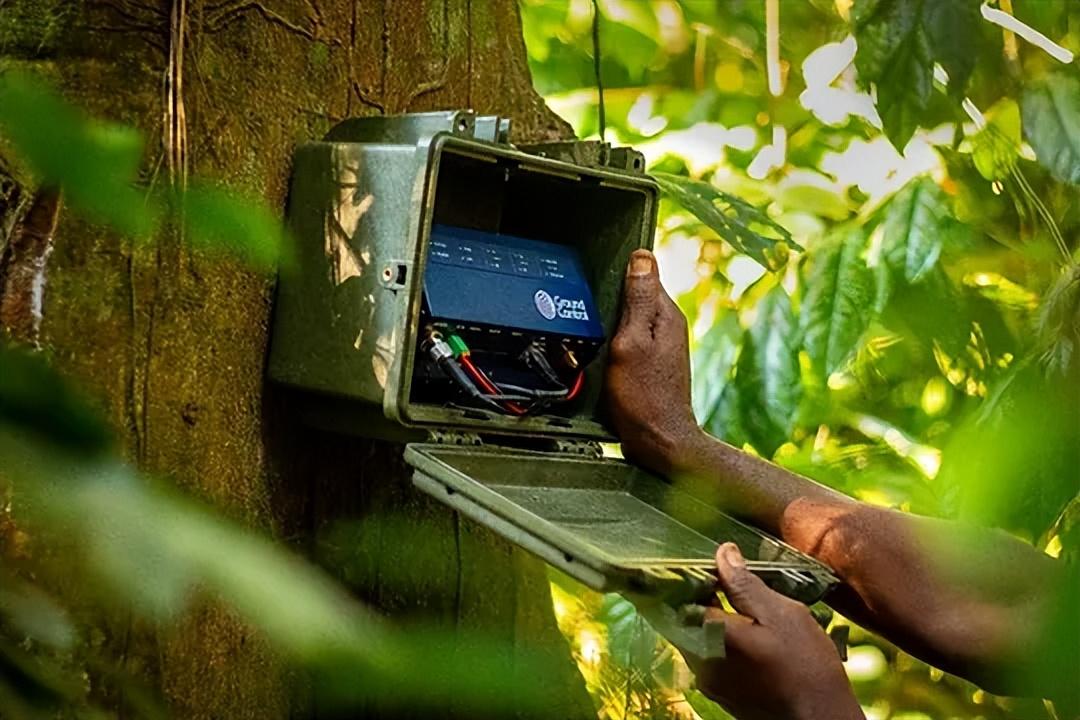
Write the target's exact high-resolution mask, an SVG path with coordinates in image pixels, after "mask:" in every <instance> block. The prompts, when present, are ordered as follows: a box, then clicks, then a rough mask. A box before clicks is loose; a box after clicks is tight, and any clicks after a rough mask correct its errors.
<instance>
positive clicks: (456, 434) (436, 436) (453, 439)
mask: <svg viewBox="0 0 1080 720" xmlns="http://www.w3.org/2000/svg"><path fill="white" fill-rule="evenodd" d="M428 442H432V443H435V444H436V445H483V444H484V441H483V440H482V439H480V435H478V434H477V433H471V432H462V431H460V430H429V431H428Z"/></svg>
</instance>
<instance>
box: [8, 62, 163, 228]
mask: <svg viewBox="0 0 1080 720" xmlns="http://www.w3.org/2000/svg"><path fill="white" fill-rule="evenodd" d="M0 138H3V139H5V140H7V141H8V142H10V143H11V144H12V145H14V147H15V150H16V153H17V156H19V157H21V158H22V159H23V161H24V162H25V163H26V164H27V166H28V167H29V169H30V171H31V172H32V173H33V174H34V175H35V176H36V178H37V179H38V181H39V182H41V183H43V184H46V185H56V186H60V187H61V188H63V190H64V193H65V195H66V196H67V198H68V201H69V202H70V203H71V204H72V205H73V206H74V207H75V208H77V209H79V210H81V211H83V212H85V213H86V214H87V215H88V216H89V217H91V218H92V219H96V220H99V221H101V222H105V223H109V224H111V225H113V226H115V227H116V228H117V229H119V230H121V231H123V232H125V233H129V234H132V235H145V234H147V233H149V232H151V231H152V230H153V228H154V226H155V224H156V222H157V217H156V212H155V208H154V207H153V206H152V205H148V204H147V203H145V202H143V198H142V196H141V194H140V193H139V192H138V191H137V190H136V189H135V187H134V182H135V179H136V177H137V174H138V170H139V165H140V163H141V162H142V153H143V145H142V138H141V137H140V136H139V134H138V133H137V132H136V131H135V130H133V129H131V128H128V127H124V126H120V125H113V124H107V123H101V122H90V121H88V120H86V119H85V118H84V117H83V116H82V115H81V114H80V113H79V112H78V111H77V110H75V109H74V108H72V107H71V106H69V105H67V104H66V103H65V102H64V101H63V100H62V99H60V97H59V96H58V95H56V94H55V93H54V92H52V91H51V90H49V89H47V88H46V87H45V86H44V85H42V84H41V83H40V82H39V81H36V80H34V79H32V78H30V77H28V76H24V75H20V74H15V73H7V74H5V75H3V76H0Z"/></svg>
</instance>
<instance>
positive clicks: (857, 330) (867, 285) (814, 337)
mask: <svg viewBox="0 0 1080 720" xmlns="http://www.w3.org/2000/svg"><path fill="white" fill-rule="evenodd" d="M865 250H866V236H865V234H864V233H863V232H862V230H861V229H855V230H849V231H847V232H843V233H842V234H840V235H839V236H838V237H834V238H830V240H829V241H828V242H826V243H825V244H824V245H823V246H821V247H817V248H815V249H814V251H813V253H812V254H811V255H810V256H809V258H808V261H809V263H810V272H809V274H808V276H807V278H806V294H805V295H804V296H803V301H802V305H801V310H800V314H801V317H800V327H801V331H802V337H803V347H804V348H805V349H806V352H807V355H809V357H810V365H811V368H812V369H813V371H814V372H815V374H816V375H817V377H818V380H819V381H820V382H821V384H822V385H824V384H825V383H826V382H827V381H828V378H829V375H831V374H832V373H834V372H836V371H837V370H839V369H840V368H841V367H843V365H844V363H845V362H846V361H847V359H848V358H849V357H851V355H852V353H854V351H855V348H856V345H857V344H858V342H859V338H861V337H862V334H863V333H864V332H865V331H866V328H867V327H868V326H869V324H870V319H871V317H872V313H873V299H874V288H873V283H874V277H873V274H872V272H871V271H870V268H868V267H867V265H866V261H865V259H864V258H863V254H864V252H865Z"/></svg>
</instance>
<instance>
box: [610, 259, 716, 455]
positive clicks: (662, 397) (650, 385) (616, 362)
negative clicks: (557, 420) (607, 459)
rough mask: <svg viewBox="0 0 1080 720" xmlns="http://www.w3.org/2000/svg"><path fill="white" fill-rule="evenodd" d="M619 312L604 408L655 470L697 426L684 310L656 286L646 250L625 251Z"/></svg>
mask: <svg viewBox="0 0 1080 720" xmlns="http://www.w3.org/2000/svg"><path fill="white" fill-rule="evenodd" d="M623 292H624V294H623V306H622V318H621V320H620V323H619V329H618V331H617V332H616V334H615V337H614V338H613V339H612V340H611V348H610V354H609V357H608V367H607V384H606V387H607V401H608V416H609V417H610V418H611V422H612V424H613V425H614V427H615V431H616V433H617V434H618V436H619V440H620V441H621V442H622V447H623V453H625V455H626V457H627V458H629V459H630V460H633V461H634V462H636V463H638V464H640V465H644V466H645V467H648V468H650V469H652V470H655V471H657V472H660V473H667V472H669V471H670V470H671V469H672V468H671V466H670V464H671V457H672V455H673V454H674V452H675V450H676V448H683V447H686V446H687V445H688V444H689V441H690V440H692V439H693V438H696V437H698V436H700V435H701V434H702V431H701V429H700V428H699V427H698V424H697V421H696V420H695V419H694V411H693V409H692V408H691V405H690V355H689V349H688V348H689V337H688V333H687V327H686V318H685V317H683V314H682V312H681V311H680V310H679V308H678V306H677V305H676V304H675V303H674V301H673V300H672V299H671V298H670V297H668V294H667V293H666V292H664V288H663V287H661V286H660V274H659V272H658V269H657V266H656V258H655V257H654V256H653V254H652V253H651V252H649V251H648V250H635V251H634V254H633V255H631V256H630V264H629V266H628V267H627V272H626V285H625V289H624V291H623Z"/></svg>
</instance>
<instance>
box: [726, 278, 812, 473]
mask: <svg viewBox="0 0 1080 720" xmlns="http://www.w3.org/2000/svg"><path fill="white" fill-rule="evenodd" d="M798 325H799V323H798V319H797V317H796V315H795V311H794V310H793V309H792V306H791V298H790V297H788V294H787V292H785V290H784V288H782V287H779V286H777V287H774V288H773V289H772V290H770V291H769V292H768V294H767V295H766V296H765V297H764V298H763V299H762V301H761V302H760V303H758V306H757V319H756V320H755V321H754V324H753V325H752V326H750V329H749V330H748V331H747V332H746V334H745V336H744V337H743V343H742V352H741V353H740V355H739V362H738V365H737V366H736V370H735V379H736V382H738V384H739V386H740V400H741V406H742V420H743V423H744V426H745V428H746V430H747V431H748V432H749V434H750V437H751V441H752V443H753V445H754V446H755V447H757V448H758V449H759V450H761V451H762V452H763V453H764V454H766V455H770V456H771V455H772V454H773V453H774V452H776V449H777V448H778V447H780V446H781V445H782V444H783V443H784V441H785V440H786V439H787V438H788V437H789V436H790V435H791V433H792V431H793V430H794V429H795V411H796V410H797V409H798V406H799V400H800V398H801V397H802V384H801V379H800V371H799V340H800V338H799V333H798Z"/></svg>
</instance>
